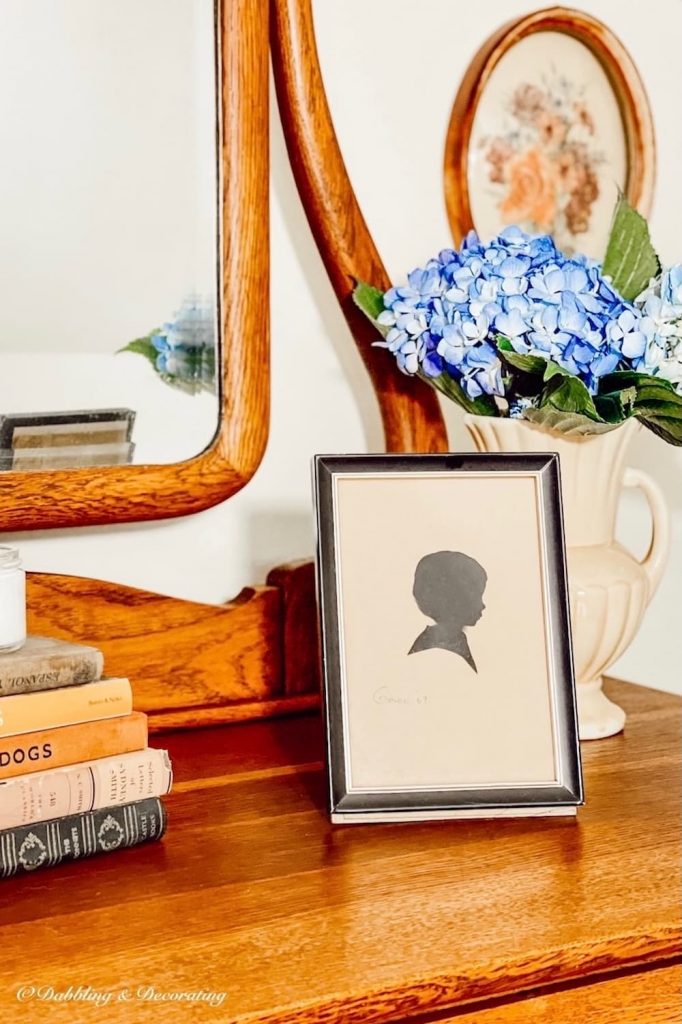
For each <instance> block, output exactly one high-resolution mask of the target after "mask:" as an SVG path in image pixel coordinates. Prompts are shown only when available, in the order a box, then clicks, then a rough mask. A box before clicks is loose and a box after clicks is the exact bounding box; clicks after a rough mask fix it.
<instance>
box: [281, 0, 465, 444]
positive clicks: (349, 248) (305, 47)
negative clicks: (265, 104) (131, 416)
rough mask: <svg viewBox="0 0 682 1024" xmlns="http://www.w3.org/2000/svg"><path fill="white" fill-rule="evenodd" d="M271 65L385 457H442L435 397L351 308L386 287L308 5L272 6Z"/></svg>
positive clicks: (301, 187) (297, 169) (284, 0)
mask: <svg viewBox="0 0 682 1024" xmlns="http://www.w3.org/2000/svg"><path fill="white" fill-rule="evenodd" d="M271 12H272V13H271V18H272V47H271V48H272V62H273V69H274V75H275V86H276V90H277V100H278V103H279V111H280V117H281V119H282V124H283V126H284V134H285V138H286V144H287V150H288V152H289V160H290V162H291V166H292V169H293V172H294V177H295V179H296V184H297V186H298V191H299V194H300V196H301V201H302V203H303V207H304V209H305V212H306V215H307V217H308V222H309V224H310V227H311V230H312V232H313V235H314V236H315V241H316V243H317V247H318V249H319V251H320V255H321V257H322V260H323V262H324V265H325V267H326V269H327V273H328V275H329V278H330V280H331V283H332V286H333V288H334V291H335V292H336V297H337V299H338V301H339V304H340V306H341V309H342V311H343V314H344V316H345V318H346V321H347V323H348V326H349V328H350V330H351V333H352V335H353V338H354V339H355V342H356V344H357V346H358V349H359V351H360V355H361V356H362V359H363V361H364V363H365V366H366V368H367V371H368V373H369V376H370V378H371V381H372V385H373V387H374V390H375V392H376V396H377V400H378V403H379V409H380V412H381V417H382V421H383V426H384V434H385V438H386V450H387V451H398V452H438V451H447V436H446V432H445V426H444V423H443V418H442V415H441V411H440V407H439V405H438V399H437V397H436V393H435V391H433V390H432V389H431V388H430V387H429V386H428V385H426V384H423V383H421V382H420V381H418V380H416V379H414V378H408V377H405V376H404V375H403V374H401V373H400V371H399V370H398V368H397V366H396V365H395V360H393V359H392V358H390V357H388V356H387V353H386V352H384V351H383V350H382V349H376V348H373V347H372V343H373V342H374V341H377V339H378V335H377V332H376V330H375V328H374V327H372V325H371V324H370V323H369V321H368V320H367V319H366V318H365V316H364V315H363V314H362V313H360V311H359V310H358V309H357V308H356V306H355V305H354V303H353V298H352V293H353V288H354V287H355V283H356V281H358V280H359V281H366V282H368V283H369V284H373V285H375V286H376V287H377V288H381V289H383V290H386V289H388V288H389V287H390V281H389V279H388V276H387V274H386V270H385V269H384V265H383V263H382V261H381V257H380V256H379V253H378V252H377V249H376V246H375V245H374V242H373V240H372V236H371V235H370V233H369V230H368V228H367V224H366V223H365V220H364V217H363V215H362V212H361V210H360V207H359V205H358V202H357V199H356V197H355V193H354V192H353V187H352V185H351V182H350V179H349V177H348V172H347V170H346V166H345V164H344V161H343V156H342V155H341V150H340V148H339V144H338V140H337V138H336V133H335V131H334V125H333V121H332V115H331V112H330V110H329V105H328V102H327V96H326V93H325V88H324V81H323V78H322V72H321V70H320V63H319V58H318V53H317V45H316V42H315V29H314V25H313V14H312V8H311V2H310V0H272V7H271Z"/></svg>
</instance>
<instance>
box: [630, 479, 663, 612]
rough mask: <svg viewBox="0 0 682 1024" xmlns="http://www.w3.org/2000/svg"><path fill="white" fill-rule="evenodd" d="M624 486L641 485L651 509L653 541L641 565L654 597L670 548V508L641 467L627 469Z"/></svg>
mask: <svg viewBox="0 0 682 1024" xmlns="http://www.w3.org/2000/svg"><path fill="white" fill-rule="evenodd" d="M623 486H624V487H639V489H640V490H641V491H643V492H644V496H645V497H646V500H647V502H648V503H649V508H650V510H651V543H650V544H649V550H648V551H647V553H646V555H645V556H644V559H643V560H642V562H641V565H642V568H643V569H644V571H645V572H646V575H647V579H648V581H649V597H653V595H654V593H655V591H656V588H657V587H658V584H659V583H660V582H661V577H662V575H663V570H664V569H665V565H666V561H667V558H668V551H669V548H670V510H669V508H668V504H667V502H666V500H665V496H664V494H663V491H662V490H661V488H660V487H659V486H658V484H657V483H656V481H655V480H652V478H651V477H650V476H649V474H648V473H644V472H642V470H641V469H633V468H632V467H630V468H628V469H626V470H625V474H624V476H623Z"/></svg>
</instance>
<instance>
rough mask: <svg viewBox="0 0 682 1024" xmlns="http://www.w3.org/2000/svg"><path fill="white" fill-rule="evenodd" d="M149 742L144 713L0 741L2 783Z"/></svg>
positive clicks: (30, 733)
mask: <svg viewBox="0 0 682 1024" xmlns="http://www.w3.org/2000/svg"><path fill="white" fill-rule="evenodd" d="M147 739H148V730H147V716H146V715H145V714H143V712H141V711H133V713H132V714H130V715H121V716H119V717H117V718H105V719H103V720H102V721H101V722H82V723H80V724H79V725H64V726H62V727H61V728H59V729H44V730H42V731H40V732H26V733H22V734H21V735H19V736H8V737H4V738H0V780H1V779H12V778H15V777H16V776H20V775H28V774H29V773H31V772H39V771H41V770H42V769H45V768H61V767H63V766H64V765H73V764H79V763H80V762H82V761H94V760H95V759H96V758H102V757H110V756H113V755H116V754H126V753H128V752H129V751H131V750H143V749H144V748H145V747H146V746H147Z"/></svg>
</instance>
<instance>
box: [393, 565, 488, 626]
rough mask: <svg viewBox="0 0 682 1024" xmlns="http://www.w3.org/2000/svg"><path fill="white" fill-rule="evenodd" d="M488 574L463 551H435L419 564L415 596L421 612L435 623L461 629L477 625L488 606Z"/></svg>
mask: <svg viewBox="0 0 682 1024" xmlns="http://www.w3.org/2000/svg"><path fill="white" fill-rule="evenodd" d="M487 581H488V575H487V573H486V571H485V569H484V568H483V567H482V566H480V565H479V564H478V562H477V561H476V560H475V559H473V558H470V557H469V555H464V554H462V552H461V551H434V552H433V554H430V555H424V557H423V558H422V559H420V561H419V562H418V563H417V568H416V570H415V574H414V587H413V590H412V593H413V594H414V599H415V601H416V602H417V605H418V606H419V609H420V611H422V612H423V613H424V615H427V616H428V617H429V618H430V619H433V620H434V622H436V623H438V624H442V625H444V626H448V627H449V628H451V629H455V630H461V629H464V627H465V626H475V625H476V623H477V622H478V620H479V619H480V617H481V615H482V614H483V610H484V608H485V605H484V603H483V592H484V591H485V587H486V583H487Z"/></svg>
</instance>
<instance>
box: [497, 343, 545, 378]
mask: <svg viewBox="0 0 682 1024" xmlns="http://www.w3.org/2000/svg"><path fill="white" fill-rule="evenodd" d="M498 353H499V356H500V359H501V360H502V361H503V362H505V363H507V365H508V366H513V367H514V369H515V370H521V372H522V373H530V374H531V375H532V376H534V377H544V374H545V370H546V369H547V360H546V359H542V358H541V357H540V356H526V355H521V354H519V353H518V352H514V351H513V350H512V351H511V352H510V351H508V350H507V349H504V348H503V349H500V348H499V347H498Z"/></svg>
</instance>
